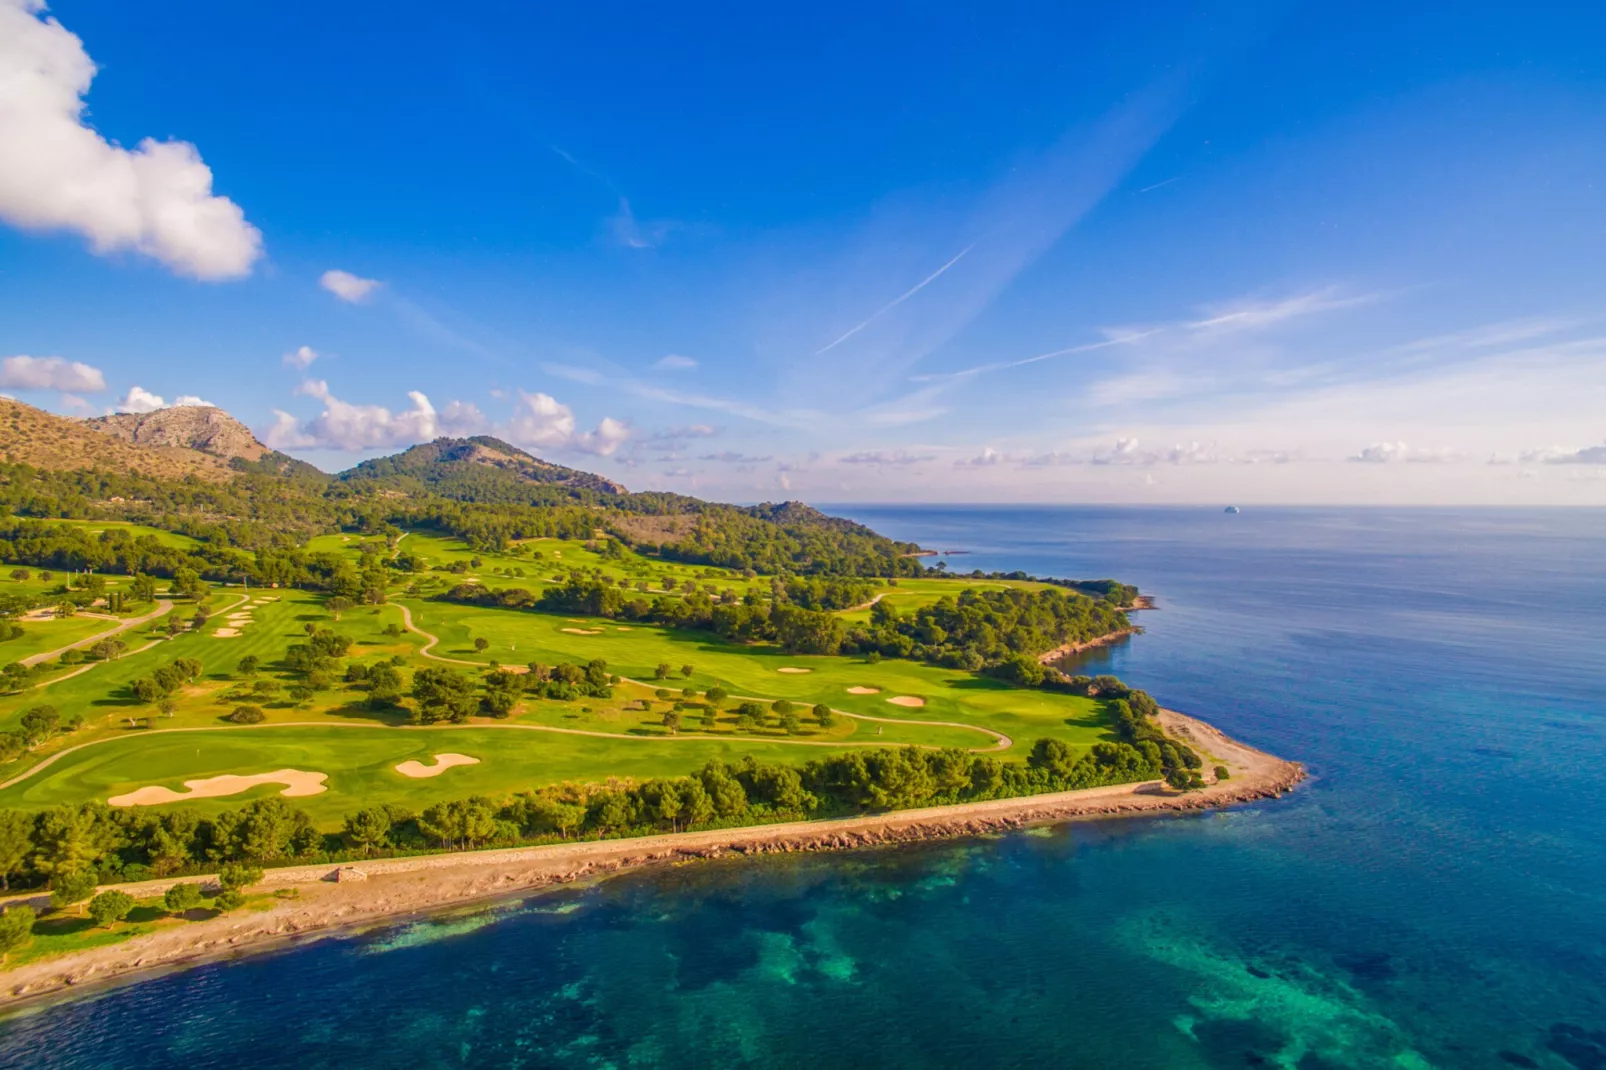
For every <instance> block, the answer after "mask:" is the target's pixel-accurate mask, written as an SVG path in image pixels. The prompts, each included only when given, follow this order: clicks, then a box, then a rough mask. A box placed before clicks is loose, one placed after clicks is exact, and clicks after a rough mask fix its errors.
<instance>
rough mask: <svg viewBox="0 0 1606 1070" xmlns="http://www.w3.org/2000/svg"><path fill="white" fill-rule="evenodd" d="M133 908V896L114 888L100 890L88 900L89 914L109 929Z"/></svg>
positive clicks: (97, 923)
mask: <svg viewBox="0 0 1606 1070" xmlns="http://www.w3.org/2000/svg"><path fill="white" fill-rule="evenodd" d="M133 909H134V897H133V896H131V895H129V894H128V893H127V892H120V891H118V890H117V889H116V888H111V889H108V890H107V891H104V892H101V893H100V894H99V895H97V896H95V898H93V899H91V900H90V901H89V916H90V917H91V918H93V919H94V920H95V924H96V925H99V926H100V927H101V928H103V929H110V928H111V927H112V925H114V924H115V923H117V922H119V921H122V920H123V919H124V918H126V917H128V912H129V911H130V910H133Z"/></svg>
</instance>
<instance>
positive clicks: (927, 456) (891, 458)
mask: <svg viewBox="0 0 1606 1070" xmlns="http://www.w3.org/2000/svg"><path fill="white" fill-rule="evenodd" d="M936 459H937V455H936V454H935V453H909V452H907V451H905V450H860V451H859V452H858V453H850V454H848V455H846V456H845V457H838V458H837V463H838V464H868V465H875V466H877V467H882V466H885V465H911V464H923V463H925V462H926V461H935V460H936Z"/></svg>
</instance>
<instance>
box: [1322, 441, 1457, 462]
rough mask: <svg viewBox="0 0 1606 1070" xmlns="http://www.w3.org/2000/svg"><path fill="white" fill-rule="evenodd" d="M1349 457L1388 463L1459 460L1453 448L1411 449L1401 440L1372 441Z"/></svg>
mask: <svg viewBox="0 0 1606 1070" xmlns="http://www.w3.org/2000/svg"><path fill="white" fill-rule="evenodd" d="M1349 459H1350V460H1352V461H1359V462H1361V463H1363V464H1388V463H1390V462H1392V461H1405V462H1408V463H1411V464H1438V463H1442V462H1446V461H1456V460H1460V459H1461V456H1460V454H1458V453H1456V452H1455V451H1454V450H1451V449H1448V448H1442V447H1441V448H1440V449H1436V450H1429V449H1413V448H1412V447H1410V446H1407V445H1406V444H1405V443H1403V442H1374V443H1372V444H1371V445H1370V446H1367V447H1366V448H1365V449H1363V450H1361V452H1359V453H1357V454H1355V455H1354V456H1353V457H1351V458H1349Z"/></svg>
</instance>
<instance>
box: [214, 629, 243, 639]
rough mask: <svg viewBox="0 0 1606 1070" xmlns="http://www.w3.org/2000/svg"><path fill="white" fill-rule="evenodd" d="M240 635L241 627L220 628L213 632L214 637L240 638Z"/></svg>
mask: <svg viewBox="0 0 1606 1070" xmlns="http://www.w3.org/2000/svg"><path fill="white" fill-rule="evenodd" d="M239 637H240V629H238V628H219V629H218V630H217V631H215V632H213V633H212V638H213V639H238V638H239Z"/></svg>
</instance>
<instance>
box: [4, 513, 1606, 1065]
mask: <svg viewBox="0 0 1606 1070" xmlns="http://www.w3.org/2000/svg"><path fill="white" fill-rule="evenodd" d="M841 511H842V512H845V513H847V514H848V515H852V516H854V517H856V518H857V519H861V520H863V521H865V522H867V523H869V524H871V525H873V526H874V527H876V528H877V529H879V530H881V531H884V532H886V533H888V534H891V535H894V536H897V537H902V538H909V539H915V540H918V541H920V542H922V543H923V544H925V545H928V546H938V547H944V548H963V549H968V550H972V551H974V553H972V554H971V555H969V556H965V557H957V556H956V557H953V558H950V559H949V560H950V565H951V567H956V568H960V569H964V570H969V569H970V568H973V567H980V568H983V569H992V568H1003V569H1013V568H1022V569H1026V570H1027V571H1030V572H1034V573H1048V574H1055V575H1070V576H1083V577H1103V576H1116V577H1119V578H1122V579H1124V580H1127V581H1128V582H1135V583H1138V584H1139V585H1140V586H1142V587H1143V588H1144V589H1145V590H1147V591H1152V592H1154V593H1155V594H1157V595H1158V596H1159V599H1160V604H1161V606H1162V608H1161V609H1160V610H1159V611H1157V612H1154V613H1149V614H1143V615H1141V617H1140V622H1141V623H1142V624H1144V625H1145V626H1146V628H1147V633H1146V634H1144V635H1142V636H1139V637H1137V638H1136V639H1135V640H1133V641H1132V642H1130V643H1128V644H1126V645H1123V646H1120V647H1117V648H1113V649H1110V650H1107V651H1103V652H1100V653H1099V654H1097V655H1096V656H1095V657H1094V658H1092V659H1090V661H1089V665H1090V666H1092V671H1103V670H1106V669H1108V670H1111V671H1114V672H1116V673H1118V674H1120V675H1121V676H1123V677H1125V678H1127V679H1129V680H1131V681H1133V682H1134V683H1136V684H1139V685H1141V686H1143V687H1146V688H1148V689H1149V690H1150V691H1152V692H1154V693H1155V695H1156V696H1157V697H1159V698H1160V699H1161V701H1162V702H1164V703H1166V704H1168V705H1171V706H1174V707H1177V708H1179V709H1183V710H1187V711H1190V712H1194V713H1197V714H1200V715H1202V716H1205V717H1207V718H1208V719H1210V720H1212V721H1214V722H1216V723H1217V724H1219V725H1220V726H1221V727H1222V728H1224V729H1225V730H1227V731H1228V732H1229V733H1231V734H1233V735H1236V736H1239V737H1241V738H1244V739H1246V740H1249V741H1251V742H1253V743H1256V744H1258V745H1260V746H1262V747H1265V748H1267V749H1270V750H1272V751H1275V752H1277V753H1280V754H1283V755H1286V756H1290V757H1295V758H1299V759H1301V760H1303V761H1305V762H1306V763H1307V764H1308V766H1309V768H1310V770H1311V771H1312V773H1313V774H1314V775H1313V778H1312V780H1311V781H1310V782H1309V783H1308V784H1307V785H1306V786H1304V787H1303V788H1301V789H1300V790H1299V791H1298V792H1296V793H1295V794H1293V795H1291V796H1290V797H1288V798H1285V799H1283V800H1278V801H1274V802H1268V803H1265V804H1261V805H1256V806H1252V807H1247V808H1243V809H1239V810H1236V811H1232V812H1227V813H1219V814H1212V815H1207V816H1197V817H1168V818H1156V819H1141V820H1128V821H1123V822H1106V823H1101V824H1079V825H1072V826H1068V827H1065V828H1061V829H1053V830H1038V831H1035V832H1031V833H1023V834H1018V835H1010V836H1004V837H999V838H996V839H988V840H983V841H973V842H962V843H944V844H931V845H924V846H921V847H917V848H910V849H897V850H887V851H880V852H865V853H857V854H851V855H834V856H814V857H801V858H778V859H765V860H758V861H734V862H729V863H725V862H721V863H716V864H707V865H697V866H691V867H685V868H681V869H677V870H673V871H666V872H659V873H642V874H635V875H628V876H625V877H621V878H617V879H614V880H611V881H607V882H604V883H602V884H600V885H598V886H596V887H591V888H584V889H570V890H565V891H560V892H557V893H554V894H551V895H546V896H541V897H538V898H534V899H530V900H528V901H525V902H523V903H517V904H507V905H504V906H501V907H498V908H495V909H490V910H479V911H474V912H468V913H464V914H460V915H455V916H453V917H450V918H443V919H437V920H434V921H430V922H424V923H418V924H413V925H408V926H403V927H397V928H392V929H389V930H387V931H384V932H379V933H373V934H368V935H364V936H358V937H351V938H344V939H337V940H326V941H323V942H319V943H315V944H311V945H307V946H305V947H301V948H298V949H295V950H291V951H287V952H283V953H279V954H275V955H271V956H266V957H259V958H254V959H248V960H245V961H242V962H238V963H233V964H220V965H214V966H208V967H204V968H201V969H197V970H193V971H190V972H188V973H182V974H174V975H169V976H166V977H162V978H159V979H156V980H152V981H149V982H146V983H142V984H139V985H136V986H133V987H129V988H124V989H120V990H117V991H114V992H111V993H108V994H106V995H103V996H101V997H100V998H97V999H94V1000H89V1001H83V1002H79V1003H73V1004H67V1005H62V1006H57V1007H53V1008H50V1009H47V1010H44V1011H41V1012H39V1013H35V1014H30V1015H27V1016H24V1017H19V1018H14V1019H12V1020H10V1021H8V1022H5V1023H0V1065H3V1066H29V1067H47V1066H48V1067H73V1068H83V1070H89V1068H96V1070H100V1068H136V1067H137V1068H147V1067H168V1066H174V1065H186V1066H211V1065H217V1066H228V1067H232V1068H242V1070H254V1068H257V1067H262V1068H269V1067H271V1068H274V1070H281V1068H284V1067H292V1068H296V1070H312V1068H323V1067H331V1068H333V1067H341V1068H367V1067H546V1066H557V1067H569V1066H621V1067H622V1066H665V1067H710V1066H741V1065H748V1066H766V1067H768V1066H775V1067H794V1066H796V1067H810V1068H813V1070H823V1068H826V1067H861V1066H862V1067H906V1066H907V1067H914V1066H964V1067H994V1066H999V1067H1099V1068H1102V1067H1166V1068H1172V1070H1179V1068H1190V1067H1248V1066H1289V1067H1301V1068H1306V1070H1316V1068H1325V1067H1394V1068H1400V1067H1406V1068H1409V1067H1419V1066H1445V1067H1491V1068H1494V1067H1510V1066H1542V1067H1551V1068H1558V1070H1563V1068H1573V1070H1584V1068H1597V1067H1606V810H1603V805H1606V513H1602V512H1599V511H1532V512H1529V511H1500V510H1476V511H1472V510H1469V511H1447V510H1400V511H1385V510H1256V509H1251V510H1248V511H1246V512H1244V513H1243V514H1242V515H1239V516H1226V515H1224V514H1222V513H1220V512H1218V511H1216V510H1212V509H1096V508H1076V509H1001V508H986V509H980V508H978V509H952V508H919V509H916V508H897V509H893V508H866V507H850V508H845V509H843V510H841Z"/></svg>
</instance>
